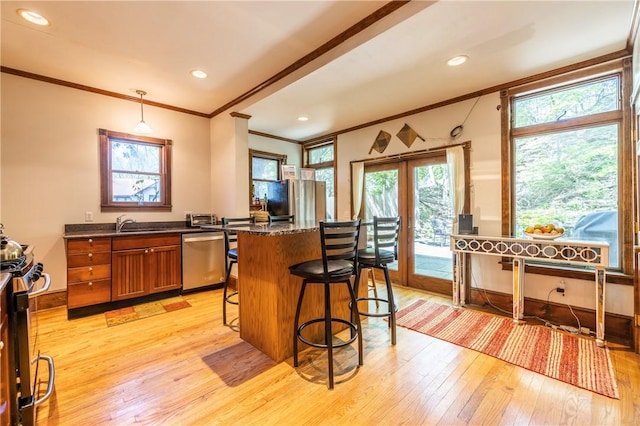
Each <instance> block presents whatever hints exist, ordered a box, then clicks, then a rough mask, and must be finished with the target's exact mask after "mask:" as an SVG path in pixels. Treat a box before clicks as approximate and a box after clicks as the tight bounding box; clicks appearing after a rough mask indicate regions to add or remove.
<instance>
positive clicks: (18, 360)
mask: <svg viewBox="0 0 640 426" xmlns="http://www.w3.org/2000/svg"><path fill="white" fill-rule="evenodd" d="M22 253H23V254H22V256H20V257H18V258H16V259H11V260H3V261H0V272H2V273H7V274H11V276H12V278H11V281H10V282H9V283H8V285H7V296H8V301H7V302H8V311H9V312H8V313H9V330H8V334H9V349H8V353H9V371H10V374H9V381H10V383H11V394H12V395H11V408H10V412H11V424H14V425H22V426H32V425H34V423H35V407H36V406H37V405H38V404H40V403H42V402H44V401H46V400H47V399H48V398H49V397H50V396H51V393H52V391H53V383H54V377H55V370H54V365H53V359H52V358H51V357H50V356H47V355H43V354H40V351H39V350H38V347H37V342H38V338H37V336H38V331H37V324H38V322H37V297H38V296H39V295H40V294H42V293H44V292H46V291H47V290H48V289H49V286H50V284H51V277H50V276H49V274H47V273H45V272H43V270H44V267H43V265H42V263H40V262H35V260H34V254H33V247H32V246H22ZM41 278H42V279H43V281H40V280H41ZM39 281H40V282H39ZM32 311H33V312H32ZM41 362H46V363H47V366H48V373H49V377H48V380H47V388H46V393H45V394H44V396H40V392H39V386H40V379H39V372H38V365H39V364H40V363H41Z"/></svg>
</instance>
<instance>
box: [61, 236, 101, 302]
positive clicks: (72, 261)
mask: <svg viewBox="0 0 640 426" xmlns="http://www.w3.org/2000/svg"><path fill="white" fill-rule="evenodd" d="M110 301H111V238H82V239H76V240H69V241H68V242H67V307H68V308H70V309H73V308H79V307H82V306H89V305H96V304H99V303H105V302H110Z"/></svg>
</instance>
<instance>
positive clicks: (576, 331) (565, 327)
mask: <svg viewBox="0 0 640 426" xmlns="http://www.w3.org/2000/svg"><path fill="white" fill-rule="evenodd" d="M471 281H472V285H473V287H475V288H476V289H478V290H481V294H482V295H483V296H484V299H485V301H486V302H487V304H488V305H489V306H491V307H492V308H494V309H496V310H497V311H500V312H502V313H504V314H507V315H511V314H513V312H509V311H506V310H504V309H502V308H500V307H498V306H496V305H494V304H493V303H492V302H491V300H490V299H489V295H488V294H487V290H486V289H485V288H483V287H481V286H479V285H478V282H477V281H476V279H475V277H474V276H473V274H472V275H471ZM554 291H556V289H555V288H553V289H551V290H550V291H549V293H548V294H547V303H546V304H545V305H544V309H545V311H546V309H547V307H548V306H549V299H550V298H551V293H553V292H554ZM566 305H567V307H568V308H569V311H570V312H571V315H573V317H574V318H575V319H576V322H577V323H578V328H575V327H572V326H570V325H562V324H554V323H552V322H551V321H549V320H547V319H545V318H540V317H539V316H537V315H524V318H525V319H536V320H538V321H540V322H541V323H543V324H544V326H545V327H549V328H552V329H554V330H562V331H566V332H567V333H571V334H589V335H594V334H595V333H593V332H591V331H590V330H588V329H585V330H588V333H585V330H583V329H582V326H581V324H580V319H579V318H578V316H577V315H576V314H575V312H573V308H572V307H571V305H570V304H568V303H566Z"/></svg>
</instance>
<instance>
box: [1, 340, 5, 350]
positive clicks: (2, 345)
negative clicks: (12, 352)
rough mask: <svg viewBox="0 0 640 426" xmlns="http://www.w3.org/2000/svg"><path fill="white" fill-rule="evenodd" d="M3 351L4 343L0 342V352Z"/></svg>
mask: <svg viewBox="0 0 640 426" xmlns="http://www.w3.org/2000/svg"><path fill="white" fill-rule="evenodd" d="M3 349H4V342H3V341H1V340H0V351H1V350H3Z"/></svg>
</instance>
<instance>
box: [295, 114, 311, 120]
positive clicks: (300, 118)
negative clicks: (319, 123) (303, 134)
mask: <svg viewBox="0 0 640 426" xmlns="http://www.w3.org/2000/svg"><path fill="white" fill-rule="evenodd" d="M307 120H309V117H305V116H304V115H301V116H300V117H298V121H307Z"/></svg>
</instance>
